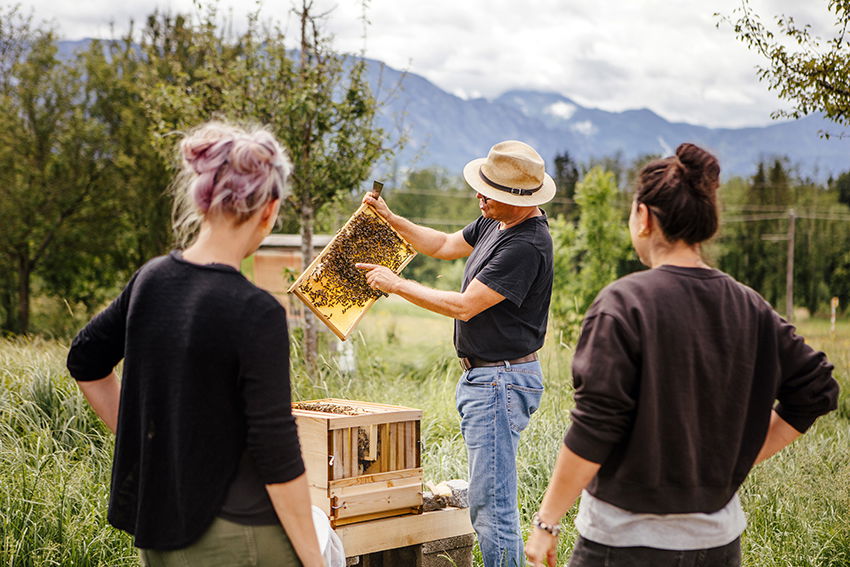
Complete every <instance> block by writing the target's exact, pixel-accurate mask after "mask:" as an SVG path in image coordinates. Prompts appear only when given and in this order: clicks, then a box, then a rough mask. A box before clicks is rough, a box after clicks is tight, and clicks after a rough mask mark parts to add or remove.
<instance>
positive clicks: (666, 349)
mask: <svg viewBox="0 0 850 567" xmlns="http://www.w3.org/2000/svg"><path fill="white" fill-rule="evenodd" d="M832 368H833V367H832V365H831V364H830V363H829V362H828V361H827V360H826V356H825V355H824V354H823V353H822V352H816V351H814V350H813V349H812V348H811V347H809V346H807V345H806V343H805V342H804V341H803V339H802V338H801V337H799V336H798V335H796V334H795V332H794V327H793V326H791V325H790V324H788V323H787V322H786V321H785V320H783V319H782V318H781V317H780V316H779V315H778V314H777V313H776V312H775V311H774V310H773V309H772V308H771V307H770V305H769V304H768V303H767V302H766V301H765V300H764V299H763V298H762V297H761V296H759V295H758V294H757V293H756V292H754V291H753V290H752V289H750V288H748V287H746V286H744V285H742V284H740V283H738V282H736V281H735V280H734V279H732V278H731V277H729V276H728V275H726V274H724V273H722V272H720V271H717V270H708V269H699V268H680V267H673V266H662V267H659V268H656V269H653V270H647V271H644V272H639V273H636V274H632V275H630V276H627V277H625V278H622V279H620V280H618V281H616V282H614V283H613V284H611V285H610V286H608V287H607V288H605V289H604V290H603V291H602V292H601V293H600V294H599V296H598V297H597V299H596V301H595V302H594V304H593V305H592V306H591V307H590V309H589V310H588V312H587V315H586V317H585V320H584V323H583V327H582V333H581V336H580V338H579V343H578V345H577V347H576V352H575V356H574V358H573V380H574V383H575V388H576V390H575V403H576V406H575V409H574V410H573V411H572V424H571V426H570V428H569V429H568V431H567V433H566V437H565V439H564V442H565V444H566V445H567V447H569V448H570V449H571V450H572V451H573V452H574V453H576V454H578V455H579V456H581V457H583V458H585V459H587V460H590V461H592V462H595V463H601V465H602V466H601V468H600V470H599V472H598V474H597V475H596V477H595V478H594V480H593V481H592V482H591V484H590V485H589V486H588V490H589V491H590V493H591V494H593V495H594V496H596V497H597V498H599V499H601V500H604V501H606V502H609V503H611V504H614V505H616V506H619V507H621V508H624V509H626V510H629V511H632V512H637V513H641V512H645V513H655V514H671V513H689V512H706V513H709V512H715V511H717V510H719V509H721V508H722V507H723V506H724V505H725V504H726V503H727V502H729V499H730V498H731V497H732V495H733V494H734V493H735V491H736V490H737V489H738V487H739V486H740V484H741V483H742V482H743V480H744V478H745V477H746V476H747V473H748V472H749V471H750V468H751V467H752V465H753V462H754V461H755V458H756V456H757V455H758V452H759V450H760V449H761V446H762V444H763V442H764V440H765V436H766V434H767V430H768V425H769V422H770V414H771V409H773V408H774V406H775V409H776V411H777V413H778V414H779V415H780V417H782V419H784V420H785V421H786V422H788V423H789V424H790V425H791V426H792V427H794V428H795V429H796V430H798V431H800V432H805V431H806V430H807V429H808V428H809V427H810V426H811V425H812V423H813V422H814V421H815V419H816V418H817V417H818V416H820V415H822V414H825V413H827V412H828V411H830V410H832V409H835V407H836V404H837V398H838V384H837V382H836V381H835V380H834V379H833V378H832ZM777 400H778V403H777Z"/></svg>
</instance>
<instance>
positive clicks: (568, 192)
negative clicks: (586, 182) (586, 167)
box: [548, 150, 579, 220]
mask: <svg viewBox="0 0 850 567" xmlns="http://www.w3.org/2000/svg"><path fill="white" fill-rule="evenodd" d="M552 162H553V164H554V166H555V174H554V175H553V176H552V177H553V179H554V180H555V186H556V187H557V188H558V195H557V201H558V203H561V202H563V203H565V204H564V205H561V206H555V205H551V208H552V210H551V211H548V212H549V216H550V217H555V216H557V215H559V214H562V215H564V216H565V217H567V218H569V219H571V220H574V219H575V218H576V210H575V192H576V184H577V183H578V180H579V174H578V168H579V166H578V163H577V162H576V161H575V160H574V159H573V157H572V156H571V155H570V153H569V152H568V151H567V150H564V151H563V152H558V153H557V154H555V159H554V160H552Z"/></svg>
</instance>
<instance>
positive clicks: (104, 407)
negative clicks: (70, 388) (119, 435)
mask: <svg viewBox="0 0 850 567" xmlns="http://www.w3.org/2000/svg"><path fill="white" fill-rule="evenodd" d="M77 386H79V388H80V391H81V392H82V393H83V395H84V396H85V397H86V399H87V400H88V402H89V405H91V407H92V409H93V410H94V413H96V414H97V415H98V417H100V419H102V420H103V422H104V423H105V424H106V427H108V428H109V430H110V431H112V433H115V432H116V431H117V430H118V405H119V403H120V400H121V384H119V382H118V377H117V376H116V375H115V372H114V371H113V372H110V373H109V375H108V376H106V377H105V378H101V379H100V380H89V381H78V382H77Z"/></svg>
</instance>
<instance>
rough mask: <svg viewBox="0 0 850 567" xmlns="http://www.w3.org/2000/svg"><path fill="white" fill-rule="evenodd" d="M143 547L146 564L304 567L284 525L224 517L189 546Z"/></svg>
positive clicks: (161, 566)
mask: <svg viewBox="0 0 850 567" xmlns="http://www.w3.org/2000/svg"><path fill="white" fill-rule="evenodd" d="M140 551H141V554H142V565H144V566H145V567H196V566H197V567H301V561H299V560H298V556H297V555H296V554H295V550H294V549H293V548H292V544H291V543H290V542H289V538H288V537H287V536H286V532H284V531H283V528H282V527H281V526H279V525H276V526H243V525H241V524H236V523H234V522H230V521H227V520H223V519H222V518H216V519H215V520H214V521H213V523H212V525H211V526H210V527H209V529H207V531H206V532H205V533H204V535H202V536H201V538H200V539H199V540H198V541H196V542H195V543H193V544H192V545H190V546H189V547H184V548H183V549H175V550H173V551H156V550H152V549H141V550H140Z"/></svg>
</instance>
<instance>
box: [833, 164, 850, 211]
mask: <svg viewBox="0 0 850 567" xmlns="http://www.w3.org/2000/svg"><path fill="white" fill-rule="evenodd" d="M831 185H832V186H833V187H834V188H835V190H836V191H837V192H838V202H839V203H842V204H845V205H847V206H850V171H845V172H844V173H842V174H841V175H839V176H838V178H837V179H836V180H835V181H834V182H833V183H832V184H831Z"/></svg>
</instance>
